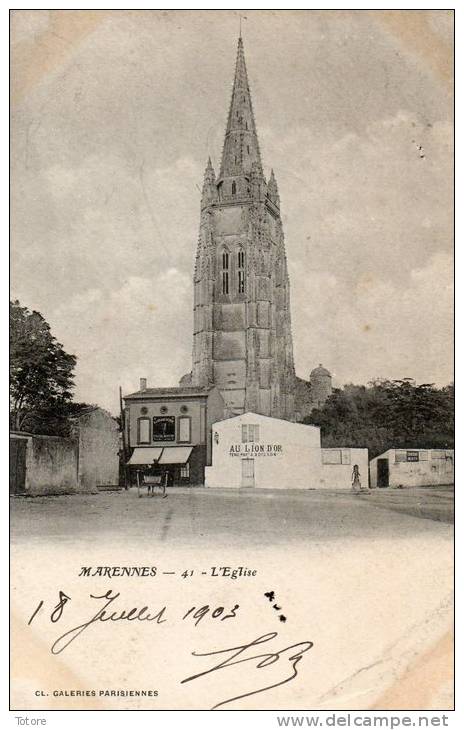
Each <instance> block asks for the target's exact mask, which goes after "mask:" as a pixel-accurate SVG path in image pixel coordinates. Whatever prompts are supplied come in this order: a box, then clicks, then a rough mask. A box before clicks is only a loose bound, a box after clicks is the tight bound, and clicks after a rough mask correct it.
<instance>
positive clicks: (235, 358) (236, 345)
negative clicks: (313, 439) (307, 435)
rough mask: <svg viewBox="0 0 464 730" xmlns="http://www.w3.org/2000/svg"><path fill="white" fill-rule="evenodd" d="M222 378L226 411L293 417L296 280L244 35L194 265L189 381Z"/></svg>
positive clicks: (209, 172) (209, 176)
mask: <svg viewBox="0 0 464 730" xmlns="http://www.w3.org/2000/svg"><path fill="white" fill-rule="evenodd" d="M189 381H190V382H191V383H192V385H195V386H202V387H205V386H208V385H209V384H212V383H214V384H215V385H216V386H217V387H218V388H219V390H220V392H221V394H222V397H223V399H224V402H225V406H226V415H231V416H232V415H237V414H241V413H244V412H245V411H254V412H256V413H261V414H264V415H269V416H274V417H277V418H284V419H287V420H293V419H294V416H295V404H294V384H295V371H294V364H293V344H292V333H291V324H290V306H289V279H288V271H287V260H286V255H285V243H284V234H283V229H282V220H281V216H280V200H279V193H278V189H277V183H276V180H275V176H274V173H273V172H271V175H270V177H269V180H268V181H266V179H265V177H264V173H263V167H262V163H261V155H260V150H259V144H258V137H257V133H256V126H255V120H254V115H253V107H252V102H251V95H250V88H249V85H248V78H247V72H246V67H245V57H244V52H243V43H242V39H241V38H240V39H239V42H238V51H237V62H236V68H235V79H234V85H233V91H232V98H231V103H230V109H229V116H228V121H227V129H226V135H225V140H224V148H223V153H222V161H221V166H220V170H219V174H218V175H217V176H216V174H215V172H214V169H213V166H212V164H211V160H208V164H207V167H206V172H205V177H204V184H203V192H202V200H201V220H200V235H199V240H198V249H197V254H196V260H195V272H194V335H193V368H192V374H191V378H190V377H189V376H187V377H186V378H185V379H184V380H183V385H184V384H186V383H187V382H189Z"/></svg>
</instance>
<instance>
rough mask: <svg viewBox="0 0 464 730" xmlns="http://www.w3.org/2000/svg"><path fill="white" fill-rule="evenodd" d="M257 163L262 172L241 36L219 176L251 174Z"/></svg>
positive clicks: (220, 177)
mask: <svg viewBox="0 0 464 730" xmlns="http://www.w3.org/2000/svg"><path fill="white" fill-rule="evenodd" d="M253 163H255V164H256V165H257V168H258V171H259V172H260V173H261V174H262V165H261V155H260V151H259V143H258V135H257V133H256V125H255V118H254V115H253V105H252V103H251V94H250V87H249V84H248V75H247V70H246V64H245V53H244V50H243V41H242V38H239V39H238V48H237V61H236V64H235V78H234V85H233V88H232V97H231V100H230V107H229V117H228V120H227V128H226V135H225V139H224V147H223V151H222V160H221V169H220V173H219V179H222V178H224V177H234V176H239V175H244V174H245V175H249V174H250V172H251V167H252V165H253Z"/></svg>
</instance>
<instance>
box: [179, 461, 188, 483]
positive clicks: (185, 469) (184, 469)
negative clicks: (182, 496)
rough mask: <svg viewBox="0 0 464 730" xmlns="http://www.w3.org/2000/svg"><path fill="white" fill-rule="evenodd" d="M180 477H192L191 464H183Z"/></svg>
mask: <svg viewBox="0 0 464 730" xmlns="http://www.w3.org/2000/svg"><path fill="white" fill-rule="evenodd" d="M180 478H181V479H190V464H188V463H187V464H182V466H181V467H180Z"/></svg>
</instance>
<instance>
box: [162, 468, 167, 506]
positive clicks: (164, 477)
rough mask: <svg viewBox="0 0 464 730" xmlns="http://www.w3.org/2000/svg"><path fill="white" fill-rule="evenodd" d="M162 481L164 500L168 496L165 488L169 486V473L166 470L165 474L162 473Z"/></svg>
mask: <svg viewBox="0 0 464 730" xmlns="http://www.w3.org/2000/svg"><path fill="white" fill-rule="evenodd" d="M162 480H163V481H162V486H163V499H165V498H166V497H167V496H168V495H167V494H166V487H167V486H168V484H169V472H168V470H167V469H166V471H165V472H164V474H163V477H162Z"/></svg>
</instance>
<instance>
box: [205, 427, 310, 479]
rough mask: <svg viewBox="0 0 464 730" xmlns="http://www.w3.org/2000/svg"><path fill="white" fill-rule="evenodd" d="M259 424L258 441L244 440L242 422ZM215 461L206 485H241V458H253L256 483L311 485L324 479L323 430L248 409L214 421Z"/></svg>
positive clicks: (209, 468)
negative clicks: (238, 414)
mask: <svg viewBox="0 0 464 730" xmlns="http://www.w3.org/2000/svg"><path fill="white" fill-rule="evenodd" d="M244 424H245V425H249V424H257V425H259V430H260V434H259V442H258V443H254V444H251V443H242V425H244ZM212 435H213V465H212V466H211V467H207V468H206V475H205V484H206V486H207V487H234V488H239V487H241V486H242V460H243V459H246V458H252V459H253V460H254V473H255V479H254V486H255V487H261V488H272V489H308V488H309V487H311V486H317V485H318V484H319V483H320V481H321V466H322V465H321V451H320V431H319V428H317V427H316V426H306V425H303V424H298V423H290V422H289V421H283V420H280V419H277V418H269V417H267V416H261V415H258V414H256V413H245V414H243V415H240V416H235V417H234V418H229V419H227V420H225V421H219V422H217V423H215V424H213V434H212Z"/></svg>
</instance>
